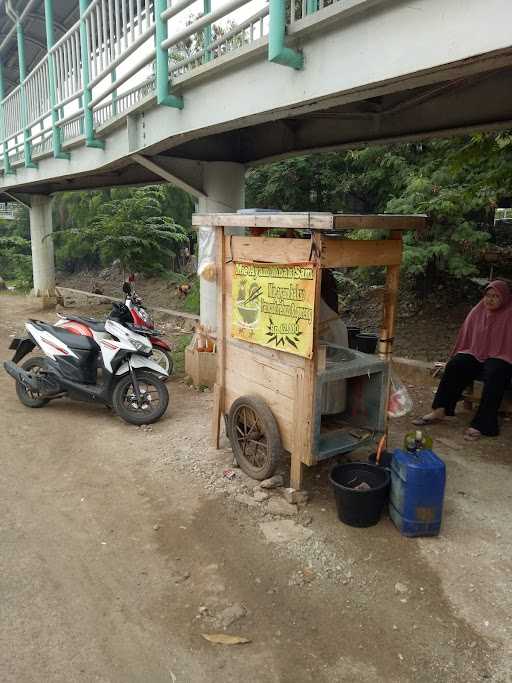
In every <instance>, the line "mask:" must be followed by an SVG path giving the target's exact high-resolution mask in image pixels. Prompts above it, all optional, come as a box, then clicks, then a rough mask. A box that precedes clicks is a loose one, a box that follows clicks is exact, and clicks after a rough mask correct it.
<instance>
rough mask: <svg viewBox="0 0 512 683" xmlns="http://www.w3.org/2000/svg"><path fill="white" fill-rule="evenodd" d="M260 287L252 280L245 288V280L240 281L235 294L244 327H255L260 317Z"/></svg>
mask: <svg viewBox="0 0 512 683" xmlns="http://www.w3.org/2000/svg"><path fill="white" fill-rule="evenodd" d="M262 291H263V290H262V288H261V287H260V285H259V284H258V283H257V282H252V283H251V284H250V285H249V287H248V288H247V283H246V282H245V280H242V281H241V282H240V286H239V288H238V296H237V301H236V305H237V309H238V314H239V316H240V318H241V322H240V324H241V325H242V326H244V327H256V325H257V324H258V320H259V317H260V303H259V301H258V299H259V298H260V296H261V293H262Z"/></svg>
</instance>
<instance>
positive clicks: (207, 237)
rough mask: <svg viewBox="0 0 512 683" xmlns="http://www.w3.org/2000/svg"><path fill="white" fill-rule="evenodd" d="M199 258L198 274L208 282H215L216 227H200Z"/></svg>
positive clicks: (198, 237)
mask: <svg viewBox="0 0 512 683" xmlns="http://www.w3.org/2000/svg"><path fill="white" fill-rule="evenodd" d="M197 241H198V247H199V249H198V253H199V259H198V262H197V274H198V275H199V277H202V278H203V279H204V280H207V281H208V282H213V281H214V280H215V279H216V277H217V267H216V265H215V256H216V241H215V230H214V228H207V227H200V228H199V230H198V232H197Z"/></svg>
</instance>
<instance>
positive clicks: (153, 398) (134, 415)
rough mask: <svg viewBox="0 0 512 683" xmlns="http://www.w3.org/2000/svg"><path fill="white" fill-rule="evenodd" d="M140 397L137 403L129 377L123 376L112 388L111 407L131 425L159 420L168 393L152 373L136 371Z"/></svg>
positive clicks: (164, 407)
mask: <svg viewBox="0 0 512 683" xmlns="http://www.w3.org/2000/svg"><path fill="white" fill-rule="evenodd" d="M135 372H136V376H137V382H138V384H139V391H140V395H141V401H140V403H139V402H137V397H136V396H135V391H134V388H133V384H132V378H131V376H130V375H124V377H121V379H120V380H119V382H118V383H117V384H116V386H115V388H114V392H113V394H112V405H113V408H114V410H115V411H116V413H117V414H118V415H119V417H121V418H122V419H123V420H125V422H129V423H130V424H132V425H148V424H151V423H153V422H156V421H157V420H159V419H160V418H161V417H162V415H163V414H164V413H165V411H166V410H167V406H168V404H169V392H168V391H167V387H166V386H165V384H164V383H163V382H162V380H161V379H160V378H159V377H158V375H156V374H155V373H154V372H149V371H148V370H136V371H135Z"/></svg>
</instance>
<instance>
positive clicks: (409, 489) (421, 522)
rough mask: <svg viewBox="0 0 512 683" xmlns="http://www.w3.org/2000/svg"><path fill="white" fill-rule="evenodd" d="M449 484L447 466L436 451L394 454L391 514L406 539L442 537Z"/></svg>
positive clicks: (422, 450) (421, 450)
mask: <svg viewBox="0 0 512 683" xmlns="http://www.w3.org/2000/svg"><path fill="white" fill-rule="evenodd" d="M445 481H446V467H445V464H444V462H443V461H442V460H441V458H439V457H438V456H437V455H436V454H435V453H434V452H433V451H432V450H430V449H427V448H420V449H418V450H414V451H406V450H402V449H400V448H397V449H396V450H395V451H394V453H393V459H392V461H391V495H390V498H389V514H390V517H391V519H392V520H393V522H394V524H395V526H396V527H397V528H398V530H399V531H400V533H401V534H402V535H403V536H437V535H438V534H439V530H440V529H441V520H442V516H443V501H444V487H445Z"/></svg>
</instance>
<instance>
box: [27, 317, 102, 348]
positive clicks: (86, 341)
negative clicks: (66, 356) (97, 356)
mask: <svg viewBox="0 0 512 683" xmlns="http://www.w3.org/2000/svg"><path fill="white" fill-rule="evenodd" d="M31 322H32V323H34V324H35V325H37V326H38V328H39V329H41V330H45V331H46V332H49V333H50V334H53V336H54V337H57V339H60V341H61V342H64V344H66V346H69V348H70V349H78V350H80V351H97V350H98V349H99V346H98V345H97V344H96V342H95V341H94V339H92V338H91V337H86V336H84V335H79V334H73V333H72V332H68V331H67V330H63V329H62V327H54V326H53V325H49V324H48V323H44V322H42V321H41V320H31Z"/></svg>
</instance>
